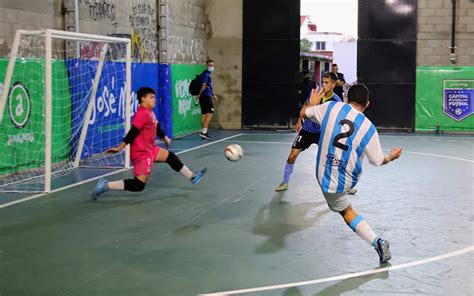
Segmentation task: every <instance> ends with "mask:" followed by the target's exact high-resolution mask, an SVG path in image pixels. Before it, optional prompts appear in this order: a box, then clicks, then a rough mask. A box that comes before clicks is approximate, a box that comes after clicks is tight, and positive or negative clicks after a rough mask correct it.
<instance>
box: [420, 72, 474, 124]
mask: <svg viewBox="0 0 474 296" xmlns="http://www.w3.org/2000/svg"><path fill="white" fill-rule="evenodd" d="M473 100H474V67H450V66H444V67H417V69H416V131H456V132H474V116H473V115H472V114H473V113H474V106H473V105H474V104H473Z"/></svg>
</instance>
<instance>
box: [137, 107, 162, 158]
mask: <svg viewBox="0 0 474 296" xmlns="http://www.w3.org/2000/svg"><path fill="white" fill-rule="evenodd" d="M157 124H158V121H157V120H156V117H155V113H153V111H152V110H149V109H147V108H145V107H143V106H140V107H139V108H138V110H137V112H136V113H135V117H134V118H133V121H132V125H133V126H135V127H136V128H138V129H139V130H140V132H139V133H138V136H137V137H136V138H135V140H134V141H133V143H132V147H131V155H130V156H131V158H132V159H134V158H140V157H148V156H149V155H150V154H151V153H153V151H154V149H155V138H156V126H157Z"/></svg>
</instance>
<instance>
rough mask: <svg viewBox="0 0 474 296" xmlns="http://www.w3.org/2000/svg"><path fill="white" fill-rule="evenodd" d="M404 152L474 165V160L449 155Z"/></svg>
mask: <svg viewBox="0 0 474 296" xmlns="http://www.w3.org/2000/svg"><path fill="white" fill-rule="evenodd" d="M384 150H387V149H384ZM387 151H388V150H387ZM403 152H406V153H411V154H419V155H427V156H433V157H441V158H449V159H454V160H461V161H466V162H470V163H474V160H470V159H465V158H459V157H453V156H447V155H440V154H431V153H423V152H415V151H405V150H403V151H402V154H403Z"/></svg>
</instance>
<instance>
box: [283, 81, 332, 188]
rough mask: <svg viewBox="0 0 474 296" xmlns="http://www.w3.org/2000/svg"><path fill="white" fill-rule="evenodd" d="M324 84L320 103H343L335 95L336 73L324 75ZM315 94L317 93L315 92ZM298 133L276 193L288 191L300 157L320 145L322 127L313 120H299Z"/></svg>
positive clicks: (297, 124) (320, 93) (297, 123)
mask: <svg viewBox="0 0 474 296" xmlns="http://www.w3.org/2000/svg"><path fill="white" fill-rule="evenodd" d="M322 80H323V83H322V87H321V89H320V90H319V92H318V93H317V94H316V95H318V96H319V98H320V99H319V101H320V102H322V103H325V102H330V101H336V102H341V98H339V97H338V96H337V95H336V94H335V93H334V91H333V90H334V87H335V86H336V80H337V76H336V75H335V74H334V73H331V72H327V73H324V74H323V77H322ZM313 93H315V91H313ZM309 99H310V98H309V97H308V98H307V100H306V103H305V105H308V104H309ZM296 131H297V132H298V135H297V136H296V138H295V140H294V141H293V145H292V146H291V151H290V155H289V156H288V159H287V160H286V164H285V170H284V173H283V181H282V182H281V183H280V185H278V187H277V188H276V191H285V190H287V189H288V182H289V181H290V176H291V174H292V173H293V167H294V164H295V162H296V159H297V158H298V155H299V154H300V153H301V152H302V151H304V150H306V149H308V148H309V146H311V145H312V144H318V143H319V134H320V131H321V126H320V125H319V124H317V123H314V122H313V121H311V120H303V119H302V118H301V117H299V118H298V120H297V122H296Z"/></svg>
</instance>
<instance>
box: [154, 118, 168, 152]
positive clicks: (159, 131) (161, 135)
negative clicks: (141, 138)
mask: <svg viewBox="0 0 474 296" xmlns="http://www.w3.org/2000/svg"><path fill="white" fill-rule="evenodd" d="M156 135H157V136H158V137H159V138H160V139H162V140H163V141H164V142H165V145H166V146H167V147H168V146H169V145H171V139H170V138H169V137H168V136H167V135H166V133H165V131H164V130H163V129H162V128H161V126H160V123H158V124H157V125H156Z"/></svg>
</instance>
